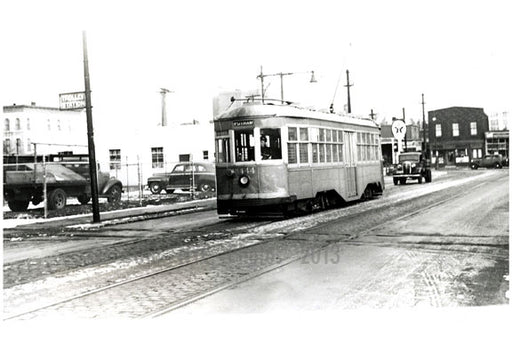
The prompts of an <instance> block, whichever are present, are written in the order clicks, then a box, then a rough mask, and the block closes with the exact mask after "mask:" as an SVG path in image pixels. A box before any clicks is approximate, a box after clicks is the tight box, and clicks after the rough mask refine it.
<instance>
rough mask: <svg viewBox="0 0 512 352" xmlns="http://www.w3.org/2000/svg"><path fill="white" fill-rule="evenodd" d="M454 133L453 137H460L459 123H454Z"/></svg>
mask: <svg viewBox="0 0 512 352" xmlns="http://www.w3.org/2000/svg"><path fill="white" fill-rule="evenodd" d="M452 133H453V137H458V136H459V124H458V123H452Z"/></svg>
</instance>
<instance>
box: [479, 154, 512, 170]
mask: <svg viewBox="0 0 512 352" xmlns="http://www.w3.org/2000/svg"><path fill="white" fill-rule="evenodd" d="M507 164H508V160H505V158H503V156H501V155H500V154H488V155H484V157H483V158H482V159H473V160H472V161H471V168H472V169H475V170H476V169H478V168H479V167H486V168H496V169H501V168H502V167H503V166H505V165H507Z"/></svg>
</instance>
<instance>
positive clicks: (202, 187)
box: [198, 183, 215, 192]
mask: <svg viewBox="0 0 512 352" xmlns="http://www.w3.org/2000/svg"><path fill="white" fill-rule="evenodd" d="M198 188H199V190H200V191H201V192H213V191H215V186H214V185H212V184H211V183H202V184H200V185H199V187H198Z"/></svg>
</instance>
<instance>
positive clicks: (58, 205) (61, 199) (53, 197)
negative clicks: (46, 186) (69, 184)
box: [48, 188, 67, 210]
mask: <svg viewBox="0 0 512 352" xmlns="http://www.w3.org/2000/svg"><path fill="white" fill-rule="evenodd" d="M66 202H67V196H66V192H64V190H63V189H61V188H57V189H54V190H53V191H51V192H50V194H49V195H48V209H50V210H60V209H63V208H64V207H65V206H66Z"/></svg>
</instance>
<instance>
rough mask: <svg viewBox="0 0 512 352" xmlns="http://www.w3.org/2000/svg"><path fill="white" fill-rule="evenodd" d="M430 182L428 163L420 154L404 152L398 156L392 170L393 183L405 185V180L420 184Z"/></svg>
mask: <svg viewBox="0 0 512 352" xmlns="http://www.w3.org/2000/svg"><path fill="white" fill-rule="evenodd" d="M423 178H424V179H425V182H431V181H432V171H431V170H430V162H429V160H428V159H426V158H424V156H423V154H422V153H420V152H406V153H401V154H400V155H399V156H398V164H397V165H395V167H394V168H393V183H394V184H395V185H398V183H399V182H400V184H401V185H403V184H405V182H406V181H407V179H413V180H418V183H421V182H422V181H423Z"/></svg>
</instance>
